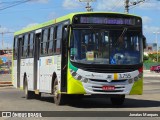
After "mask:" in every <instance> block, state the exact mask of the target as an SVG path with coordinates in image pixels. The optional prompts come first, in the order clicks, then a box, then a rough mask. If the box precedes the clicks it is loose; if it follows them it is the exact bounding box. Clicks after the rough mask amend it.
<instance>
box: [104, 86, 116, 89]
mask: <svg viewBox="0 0 160 120" xmlns="http://www.w3.org/2000/svg"><path fill="white" fill-rule="evenodd" d="M102 89H103V90H115V87H114V86H103V87H102Z"/></svg>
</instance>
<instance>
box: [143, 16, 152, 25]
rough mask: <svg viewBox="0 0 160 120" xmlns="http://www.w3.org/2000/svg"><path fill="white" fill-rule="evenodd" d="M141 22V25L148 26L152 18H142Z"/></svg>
mask: <svg viewBox="0 0 160 120" xmlns="http://www.w3.org/2000/svg"><path fill="white" fill-rule="evenodd" d="M142 20H143V24H149V23H150V22H151V21H152V18H150V17H148V16H143V17H142Z"/></svg>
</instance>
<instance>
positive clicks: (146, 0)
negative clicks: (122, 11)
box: [130, 0, 150, 9]
mask: <svg viewBox="0 0 160 120" xmlns="http://www.w3.org/2000/svg"><path fill="white" fill-rule="evenodd" d="M148 1H150V0H145V1H144V2H145V3H146V2H148ZM144 2H141V3H139V4H136V5H134V6H133V7H131V8H130V9H133V8H135V7H137V6H140V5H141V4H143V3H144Z"/></svg>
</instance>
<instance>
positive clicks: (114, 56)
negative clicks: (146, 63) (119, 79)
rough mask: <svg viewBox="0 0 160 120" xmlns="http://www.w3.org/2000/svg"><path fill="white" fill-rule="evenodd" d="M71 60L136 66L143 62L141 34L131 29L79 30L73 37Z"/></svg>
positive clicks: (74, 30) (74, 31) (75, 31)
mask: <svg viewBox="0 0 160 120" xmlns="http://www.w3.org/2000/svg"><path fill="white" fill-rule="evenodd" d="M70 47H71V49H70V58H71V61H72V62H77V63H83V64H119V65H134V64H139V63H141V62H142V57H141V56H142V39H141V32H140V31H135V30H131V29H127V28H124V29H120V30H119V29H117V30H115V29H114V30H111V29H110V30H108V29H93V28H92V29H78V28H74V29H73V32H72V37H71V45H70Z"/></svg>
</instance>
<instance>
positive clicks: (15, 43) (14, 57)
mask: <svg viewBox="0 0 160 120" xmlns="http://www.w3.org/2000/svg"><path fill="white" fill-rule="evenodd" d="M17 41H18V38H17V37H16V38H15V39H14V47H13V59H14V60H16V59H17Z"/></svg>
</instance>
